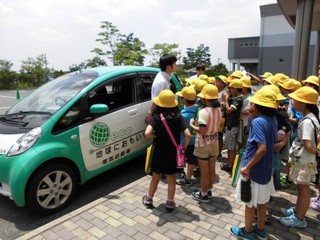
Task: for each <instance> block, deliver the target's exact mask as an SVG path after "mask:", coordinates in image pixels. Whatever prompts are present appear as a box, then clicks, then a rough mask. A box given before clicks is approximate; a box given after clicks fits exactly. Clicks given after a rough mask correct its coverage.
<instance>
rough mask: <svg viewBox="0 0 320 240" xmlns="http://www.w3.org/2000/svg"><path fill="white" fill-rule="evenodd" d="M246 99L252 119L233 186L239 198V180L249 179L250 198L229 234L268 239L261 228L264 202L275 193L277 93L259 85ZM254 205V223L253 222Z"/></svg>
mask: <svg viewBox="0 0 320 240" xmlns="http://www.w3.org/2000/svg"><path fill="white" fill-rule="evenodd" d="M248 100H249V101H250V102H251V103H253V104H252V105H251V108H250V118H251V119H252V122H251V125H250V129H249V136H248V141H247V145H246V149H245V153H244V160H243V167H242V168H241V170H240V173H241V176H240V179H239V182H238V184H237V188H236V198H237V199H238V200H240V199H241V191H240V190H241V189H240V188H241V180H242V179H243V177H244V176H247V177H249V181H251V196H252V198H251V200H250V201H249V202H247V203H246V207H245V227H243V228H239V227H235V226H233V227H231V228H230V231H231V234H232V235H234V236H236V237H238V238H241V239H255V235H257V236H258V237H259V239H267V237H268V234H267V232H266V231H265V230H264V225H265V219H266V212H267V211H266V209H267V205H266V204H267V202H268V201H269V199H270V196H271V195H272V194H274V193H275V189H274V185H273V179H272V162H273V150H274V145H275V143H276V141H277V120H276V117H275V115H276V109H277V107H278V106H277V96H276V94H275V92H274V91H272V90H271V89H266V88H264V89H260V90H259V91H257V92H256V93H255V95H254V96H252V97H249V98H248ZM255 209H257V217H258V220H257V224H256V225H253V222H254V217H255Z"/></svg>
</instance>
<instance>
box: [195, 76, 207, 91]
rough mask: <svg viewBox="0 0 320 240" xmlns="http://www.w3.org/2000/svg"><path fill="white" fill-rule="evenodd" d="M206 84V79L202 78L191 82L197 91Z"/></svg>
mask: <svg viewBox="0 0 320 240" xmlns="http://www.w3.org/2000/svg"><path fill="white" fill-rule="evenodd" d="M207 84H208V82H207V81H205V80H202V79H199V78H198V79H197V80H196V81H195V82H194V83H193V85H194V89H195V90H196V91H197V92H201V90H202V88H203V87H204V86H206V85H207Z"/></svg>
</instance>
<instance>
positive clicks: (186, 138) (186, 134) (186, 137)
mask: <svg viewBox="0 0 320 240" xmlns="http://www.w3.org/2000/svg"><path fill="white" fill-rule="evenodd" d="M183 133H184V149H187V147H188V145H189V142H190V138H191V133H190V131H189V128H186V129H185V130H184V132H183Z"/></svg>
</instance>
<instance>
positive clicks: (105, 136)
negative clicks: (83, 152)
mask: <svg viewBox="0 0 320 240" xmlns="http://www.w3.org/2000/svg"><path fill="white" fill-rule="evenodd" d="M89 134H90V142H91V144H92V145H93V146H95V147H97V148H99V147H102V146H104V145H105V144H106V143H107V142H108V141H109V138H110V129H109V127H108V125H107V124H105V123H102V122H99V123H96V124H94V125H93V126H92V128H91V129H90V133H89Z"/></svg>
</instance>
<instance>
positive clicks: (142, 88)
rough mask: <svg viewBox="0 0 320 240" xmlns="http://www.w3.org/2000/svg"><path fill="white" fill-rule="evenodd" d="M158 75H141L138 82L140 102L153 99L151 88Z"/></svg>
mask: <svg viewBox="0 0 320 240" xmlns="http://www.w3.org/2000/svg"><path fill="white" fill-rule="evenodd" d="M156 75H157V73H139V81H138V82H137V85H138V86H137V91H138V98H139V99H138V100H139V101H147V100H150V99H151V87H152V83H153V80H154V78H155V77H156Z"/></svg>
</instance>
